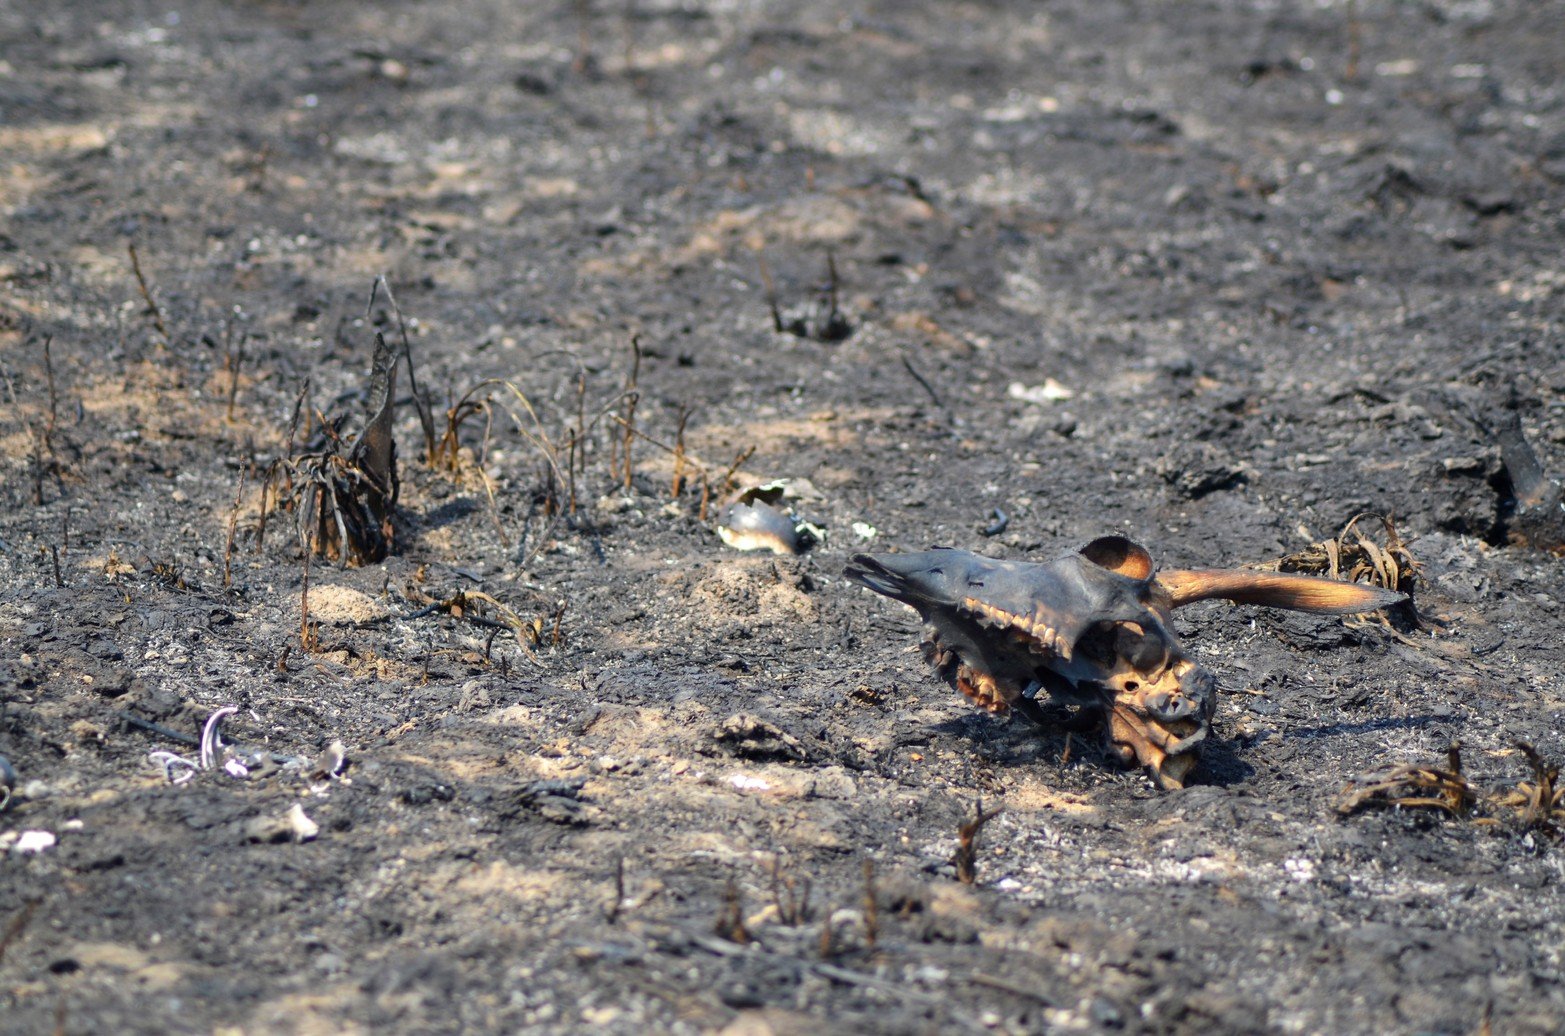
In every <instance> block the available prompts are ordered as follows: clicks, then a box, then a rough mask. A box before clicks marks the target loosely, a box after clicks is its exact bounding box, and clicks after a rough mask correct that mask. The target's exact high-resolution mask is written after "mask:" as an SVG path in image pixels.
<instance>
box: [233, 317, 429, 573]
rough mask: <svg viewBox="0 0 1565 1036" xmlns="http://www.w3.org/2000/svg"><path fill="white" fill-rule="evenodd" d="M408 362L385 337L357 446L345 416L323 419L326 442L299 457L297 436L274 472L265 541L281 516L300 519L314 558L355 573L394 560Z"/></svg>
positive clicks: (266, 502) (266, 496)
mask: <svg viewBox="0 0 1565 1036" xmlns="http://www.w3.org/2000/svg"><path fill="white" fill-rule="evenodd" d="M400 359H401V358H400V357H399V356H398V355H397V354H396V352H395V351H394V350H393V349H392V347H391V346H390V345H388V344H387V343H386V338H385V336H384V335H381V334H377V335H376V336H375V359H374V364H373V367H372V369H371V372H370V390H369V406H368V408H367V409H368V414H367V420H366V422H365V425H364V430H363V431H362V432H361V433H360V434H359V435H358V437H357V438H356V439H353V440H351V441H349V440H347V439H345V438H343V436H342V435H341V433H340V429H341V426H342V424H343V423H344V418H342V417H339V418H337V419H336V420H335V421H327V420H325V419H324V418H321V419H320V420H319V421H318V425H319V428H320V434H319V436H318V437H317V438H316V439H315V440H314V441H312V443H311V444H310V445H309V446H307V447H306V448H305V450H304V451H303V452H301V453H298V454H293V452H292V446H291V441H292V438H293V436H292V434H291V433H290V436H289V438H290V448H289V455H287V456H284V457H280V458H278V459H277V460H276V461H274V462H273V463H272V465H271V466H270V468H269V469H268V470H267V477H266V483H265V487H264V489H263V494H262V496H263V499H262V513H261V530H260V532H261V533H262V534H264V532H265V523H266V516H267V513H268V512H269V511H271V510H273V509H280V510H285V511H289V512H291V513H292V515H293V522H294V529H295V531H296V532H297V534H298V537H299V545H300V547H301V548H303V550H304V551H305V552H306V553H307V554H311V555H315V556H317V557H323V558H326V559H327V560H329V561H335V562H337V563H339V564H341V565H343V566H344V567H347V566H359V565H368V564H373V563H374V562H377V561H380V560H382V559H384V558H385V557H386V556H387V555H389V554H390V553H391V549H392V546H393V543H394V539H395V529H394V526H393V523H392V518H393V516H394V514H395V513H396V506H397V494H398V490H399V488H400V483H399V481H398V479H397V447H396V441H395V439H394V438H393V435H392V419H393V417H394V416H395V396H396V381H397V365H398V362H399V360H400ZM301 399H302V394H301Z"/></svg>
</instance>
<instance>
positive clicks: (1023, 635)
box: [846, 536, 1404, 788]
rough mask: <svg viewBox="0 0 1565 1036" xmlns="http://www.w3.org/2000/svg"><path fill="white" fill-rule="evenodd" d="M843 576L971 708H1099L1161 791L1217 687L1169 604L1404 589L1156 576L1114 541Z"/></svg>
mask: <svg viewBox="0 0 1565 1036" xmlns="http://www.w3.org/2000/svg"><path fill="white" fill-rule="evenodd" d="M846 574H847V576H848V578H850V579H852V580H854V581H855V582H858V583H861V584H862V585H864V586H867V587H868V588H869V589H871V590H874V591H875V592H877V593H880V594H884V595H885V596H887V597H891V598H893V599H894V600H898V601H901V602H903V603H904V604H908V605H910V606H912V607H913V608H915V609H917V611H918V612H919V614H920V615H921V616H922V617H923V619H924V621H925V623H926V624H927V630H928V632H927V636H926V640H925V652H926V656H927V657H928V658H929V660H930V661H931V662H932V663H933V664H934V665H935V667H936V670H937V671H938V672H939V673H940V675H941V676H942V677H943V678H944V679H946V680H947V681H948V682H950V683H951V684H952V685H953V686H954V687H956V688H957V689H958V690H959V691H961V692H962V693H963V694H964V695H966V696H967V697H968V698H970V699H971V700H972V701H973V702H974V703H975V704H977V705H979V706H980V707H982V708H985V709H988V710H989V711H991V712H995V713H1004V712H1008V711H1010V710H1012V709H1015V710H1017V711H1020V712H1023V713H1024V714H1025V715H1027V716H1029V718H1032V719H1035V720H1038V721H1040V722H1043V721H1046V717H1045V714H1044V713H1043V712H1042V711H1041V709H1040V708H1039V707H1038V705H1037V703H1036V702H1035V701H1034V698H1035V697H1036V696H1037V695H1039V694H1046V695H1047V696H1049V697H1051V698H1055V699H1057V700H1060V701H1062V702H1064V703H1066V704H1071V705H1076V706H1080V707H1083V708H1084V709H1087V710H1090V711H1092V712H1095V713H1097V714H1099V715H1100V716H1101V717H1102V721H1103V731H1104V737H1105V741H1106V742H1107V744H1108V747H1109V749H1110V751H1111V754H1112V755H1113V756H1115V757H1116V758H1120V759H1123V760H1124V761H1125V762H1127V763H1139V764H1140V765H1142V766H1143V767H1145V768H1146V770H1147V771H1148V773H1149V774H1150V775H1151V777H1152V779H1153V780H1154V781H1155V782H1156V783H1157V784H1158V786H1159V787H1163V788H1179V787H1183V786H1184V782H1185V779H1186V777H1187V776H1188V775H1189V773H1190V771H1191V770H1192V769H1193V768H1194V766H1195V762H1196V758H1197V755H1198V753H1199V750H1200V747H1201V744H1202V742H1203V741H1204V740H1205V739H1206V737H1207V735H1208V733H1209V731H1210V729H1211V721H1212V716H1213V714H1214V712H1215V707H1216V699H1217V693H1216V692H1217V684H1216V680H1215V679H1214V678H1213V677H1212V675H1211V674H1210V673H1209V672H1207V671H1206V670H1205V669H1203V668H1201V667H1200V666H1199V665H1197V664H1196V663H1195V662H1194V661H1192V660H1191V659H1190V658H1189V657H1187V656H1186V655H1185V653H1184V651H1183V649H1182V648H1181V646H1180V644H1179V642H1178V640H1177V638H1176V637H1175V636H1174V634H1173V631H1172V628H1171V626H1170V617H1171V615H1172V612H1173V610H1174V609H1175V608H1178V607H1180V606H1182V605H1185V604H1189V603H1192V602H1194V601H1198V600H1206V599H1208V598H1213V597H1220V598H1226V599H1229V600H1235V601H1244V602H1247V603H1251V604H1263V605H1270V606H1274V607H1282V608H1292V609H1297V610H1304V611H1314V612H1324V613H1338V614H1340V613H1345V612H1354V611H1368V610H1371V609H1374V608H1382V607H1386V606H1388V605H1390V604H1394V603H1396V602H1397V601H1400V600H1403V599H1404V597H1403V595H1401V594H1398V593H1394V592H1391V591H1386V590H1380V589H1377V588H1374V587H1367V586H1362V585H1359V584H1352V583H1342V582H1338V581H1336V580H1328V579H1316V578H1312V577H1309V576H1291V575H1278V574H1275V573H1258V572H1247V571H1236V570H1194V571H1185V570H1175V571H1164V572H1158V571H1157V569H1156V567H1155V566H1154V564H1153V562H1152V558H1151V555H1149V554H1148V553H1147V552H1146V550H1145V549H1144V548H1142V547H1140V546H1139V545H1137V544H1135V543H1133V542H1131V541H1130V540H1127V539H1125V538H1123V537H1118V536H1107V537H1102V538H1100V539H1097V540H1093V541H1092V542H1091V543H1089V544H1087V545H1086V546H1085V547H1083V548H1081V549H1080V550H1076V551H1069V552H1067V553H1065V554H1063V555H1061V556H1060V557H1057V558H1055V559H1053V560H1052V561H1048V562H1044V563H1042V564H1036V563H1027V562H1014V561H998V560H995V559H992V558H985V557H981V556H979V555H976V554H971V553H968V552H967V551H960V550H952V549H949V548H938V549H935V550H929V551H922V552H919V553H912V554H876V555H868V554H859V555H856V556H855V557H854V558H853V559H852V561H851V562H850V563H849V565H848V568H847V570H846Z"/></svg>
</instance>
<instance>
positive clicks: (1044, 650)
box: [962, 597, 1071, 662]
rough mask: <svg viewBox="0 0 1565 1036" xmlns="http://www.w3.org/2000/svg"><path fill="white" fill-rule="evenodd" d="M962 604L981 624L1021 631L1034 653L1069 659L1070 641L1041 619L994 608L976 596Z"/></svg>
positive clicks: (966, 599)
mask: <svg viewBox="0 0 1565 1036" xmlns="http://www.w3.org/2000/svg"><path fill="white" fill-rule="evenodd" d="M962 606H963V607H964V608H966V609H967V610H968V611H970V612H973V613H974V614H976V615H977V616H978V621H979V623H980V624H981V625H984V626H991V627H998V628H1001V629H1011V630H1015V631H1016V632H1018V633H1021V634H1022V635H1023V636H1024V637H1025V638H1026V643H1027V647H1028V649H1029V650H1031V651H1032V652H1033V653H1034V654H1038V655H1051V654H1052V655H1058V656H1059V657H1060V658H1061V659H1063V660H1064V661H1067V662H1069V661H1070V657H1071V646H1070V642H1069V641H1067V640H1066V639H1065V638H1064V637H1063V636H1061V635H1060V633H1059V631H1058V630H1056V629H1055V628H1054V627H1052V626H1050V625H1048V624H1047V623H1045V622H1044V621H1043V620H1042V619H1039V618H1035V617H1033V616H1029V615H1017V614H1016V613H1014V612H1008V611H1006V610H1005V609H1003V608H996V607H995V606H994V605H992V604H985V603H984V602H982V601H980V600H979V599H978V598H976V597H968V598H965V599H964V600H963V601H962Z"/></svg>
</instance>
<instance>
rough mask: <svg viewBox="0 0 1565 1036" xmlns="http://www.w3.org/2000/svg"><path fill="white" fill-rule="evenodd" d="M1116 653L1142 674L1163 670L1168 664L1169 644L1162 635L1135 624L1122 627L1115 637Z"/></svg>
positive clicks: (1128, 623)
mask: <svg viewBox="0 0 1565 1036" xmlns="http://www.w3.org/2000/svg"><path fill="white" fill-rule="evenodd" d="M1114 653H1115V654H1116V655H1118V656H1119V657H1121V658H1123V659H1124V660H1125V661H1126V662H1128V663H1130V666H1131V668H1133V669H1136V670H1139V671H1141V672H1148V671H1151V670H1158V669H1162V668H1163V667H1164V666H1166V665H1167V664H1168V643H1167V642H1166V641H1165V640H1164V639H1163V637H1162V635H1161V634H1159V633H1155V632H1153V633H1149V632H1147V631H1146V630H1144V629H1142V628H1141V627H1140V626H1139V625H1137V624H1136V623H1134V622H1127V623H1123V624H1121V625H1120V627H1119V629H1118V631H1117V632H1116V633H1115V635H1114ZM1126 689H1127V690H1128V689H1129V685H1128V684H1127V685H1126Z"/></svg>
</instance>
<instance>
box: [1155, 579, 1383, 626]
mask: <svg viewBox="0 0 1565 1036" xmlns="http://www.w3.org/2000/svg"><path fill="white" fill-rule="evenodd" d="M1157 581H1158V583H1160V584H1161V585H1162V586H1163V588H1164V589H1165V590H1167V591H1168V596H1169V603H1170V605H1171V606H1172V607H1175V608H1179V607H1183V606H1184V605H1187V604H1194V603H1195V602H1196V601H1207V600H1211V599H1212V598H1214V597H1219V598H1222V599H1223V600H1226V601H1233V602H1235V603H1236V604H1259V605H1264V606H1265V607H1268V608H1290V609H1292V610H1293V611H1300V612H1315V613H1317V614H1321V615H1347V614H1350V613H1352V612H1368V611H1374V610H1375V609H1377V608H1389V607H1390V606H1391V605H1393V604H1400V603H1402V602H1403V601H1405V600H1407V595H1406V594H1404V593H1398V592H1397V591H1395V590H1386V589H1382V588H1381V587H1378V586H1365V585H1364V584H1363V583H1344V582H1342V581H1340V580H1337V579H1322V578H1320V577H1318V576H1296V575H1284V574H1280V573H1277V572H1246V571H1241V570H1236V569H1193V570H1186V569H1172V570H1167V571H1163V572H1160V573H1159V574H1158V577H1157Z"/></svg>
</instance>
